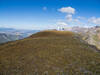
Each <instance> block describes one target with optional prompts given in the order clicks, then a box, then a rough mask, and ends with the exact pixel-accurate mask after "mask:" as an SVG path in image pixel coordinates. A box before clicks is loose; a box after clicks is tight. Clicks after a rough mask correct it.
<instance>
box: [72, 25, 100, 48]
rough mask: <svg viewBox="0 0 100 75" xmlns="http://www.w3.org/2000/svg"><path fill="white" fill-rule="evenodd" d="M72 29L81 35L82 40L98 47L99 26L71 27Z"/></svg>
mask: <svg viewBox="0 0 100 75" xmlns="http://www.w3.org/2000/svg"><path fill="white" fill-rule="evenodd" d="M72 31H73V32H76V33H79V34H80V35H82V38H83V40H85V41H86V42H87V43H89V44H91V45H94V46H96V47H97V48H99V49H100V26H94V27H91V28H84V27H73V28H72Z"/></svg>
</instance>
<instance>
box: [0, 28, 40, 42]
mask: <svg viewBox="0 0 100 75" xmlns="http://www.w3.org/2000/svg"><path fill="white" fill-rule="evenodd" d="M38 31H39V30H18V29H13V28H0V43H5V42H8V41H14V40H20V39H23V38H26V37H28V36H30V35H32V34H34V33H36V32H38Z"/></svg>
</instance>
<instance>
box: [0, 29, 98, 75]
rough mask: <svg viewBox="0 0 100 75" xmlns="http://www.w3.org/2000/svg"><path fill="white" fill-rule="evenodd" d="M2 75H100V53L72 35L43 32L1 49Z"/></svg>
mask: <svg viewBox="0 0 100 75" xmlns="http://www.w3.org/2000/svg"><path fill="white" fill-rule="evenodd" d="M50 36H52V37H50ZM32 37H34V38H32ZM37 37H39V38H37ZM0 75H100V53H98V52H97V51H96V50H95V49H94V48H92V47H91V46H89V45H88V44H86V43H85V42H83V41H82V40H81V39H79V38H78V37H76V35H75V34H73V33H72V32H63V31H61V32H60V31H43V32H39V33H37V34H34V35H32V36H31V37H29V38H26V39H23V40H19V41H15V42H10V43H7V44H4V45H1V46H0Z"/></svg>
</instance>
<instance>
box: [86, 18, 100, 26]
mask: <svg viewBox="0 0 100 75" xmlns="http://www.w3.org/2000/svg"><path fill="white" fill-rule="evenodd" d="M88 22H89V23H93V24H96V25H100V18H96V17H91V18H90V19H88Z"/></svg>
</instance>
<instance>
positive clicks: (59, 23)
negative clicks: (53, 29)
mask: <svg viewBox="0 0 100 75" xmlns="http://www.w3.org/2000/svg"><path fill="white" fill-rule="evenodd" d="M57 25H62V26H66V25H67V23H65V22H62V21H59V22H57Z"/></svg>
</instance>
